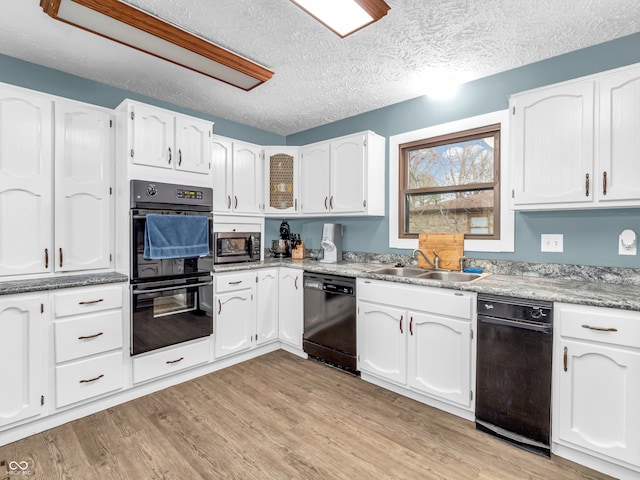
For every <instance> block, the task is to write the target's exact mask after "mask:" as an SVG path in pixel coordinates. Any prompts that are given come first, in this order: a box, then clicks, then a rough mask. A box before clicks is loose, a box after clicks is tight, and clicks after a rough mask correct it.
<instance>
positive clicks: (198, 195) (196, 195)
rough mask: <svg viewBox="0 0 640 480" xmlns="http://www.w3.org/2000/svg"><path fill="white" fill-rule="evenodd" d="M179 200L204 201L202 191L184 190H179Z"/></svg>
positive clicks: (177, 194)
mask: <svg viewBox="0 0 640 480" xmlns="http://www.w3.org/2000/svg"><path fill="white" fill-rule="evenodd" d="M176 197H177V198H193V199H194V200H201V199H202V190H182V189H180V188H179V189H178V192H177V193H176Z"/></svg>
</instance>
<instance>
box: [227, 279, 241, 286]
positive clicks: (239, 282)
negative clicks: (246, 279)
mask: <svg viewBox="0 0 640 480" xmlns="http://www.w3.org/2000/svg"><path fill="white" fill-rule="evenodd" d="M241 283H242V280H238V281H237V282H229V285H239V284H241Z"/></svg>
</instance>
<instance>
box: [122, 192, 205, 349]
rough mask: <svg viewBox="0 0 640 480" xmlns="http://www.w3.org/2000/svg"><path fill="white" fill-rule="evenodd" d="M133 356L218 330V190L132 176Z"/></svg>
mask: <svg viewBox="0 0 640 480" xmlns="http://www.w3.org/2000/svg"><path fill="white" fill-rule="evenodd" d="M130 198H131V205H130V206H131V210H130V217H131V219H130V220H131V229H130V232H131V246H130V252H131V259H130V261H131V355H138V354H141V353H145V352H150V351H152V350H156V349H159V348H163V347H167V346H170V345H175V344H178V343H182V342H186V341H189V340H194V339H197V338H202V337H207V336H209V335H211V334H212V333H213V306H212V305H213V277H212V275H211V272H212V267H213V214H212V210H213V193H212V190H211V189H210V188H202V187H191V186H185V185H175V184H165V183H158V182H147V181H141V180H132V181H131V197H130Z"/></svg>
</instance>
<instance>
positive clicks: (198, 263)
mask: <svg viewBox="0 0 640 480" xmlns="http://www.w3.org/2000/svg"><path fill="white" fill-rule="evenodd" d="M152 213H153V214H161V215H201V216H206V217H208V218H209V254H208V255H206V256H202V257H192V258H171V259H149V258H144V255H143V252H144V230H145V225H146V216H147V215H148V214H152ZM131 237H132V238H131V239H132V244H131V282H132V283H140V282H148V281H154V280H163V279H170V278H179V277H192V276H194V275H199V274H210V273H211V272H212V271H213V214H212V213H211V212H194V211H183V210H153V209H138V208H136V209H132V210H131Z"/></svg>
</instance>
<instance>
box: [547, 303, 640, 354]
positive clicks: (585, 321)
mask: <svg viewBox="0 0 640 480" xmlns="http://www.w3.org/2000/svg"><path fill="white" fill-rule="evenodd" d="M555 312H556V320H560V335H562V336H563V337H572V338H578V339H582V340H590V341H594V342H601V343H610V344H614V345H620V346H627V347H634V348H640V312H631V311H627V310H617V309H613V308H601V307H589V306H585V305H570V304H556V306H555Z"/></svg>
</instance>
